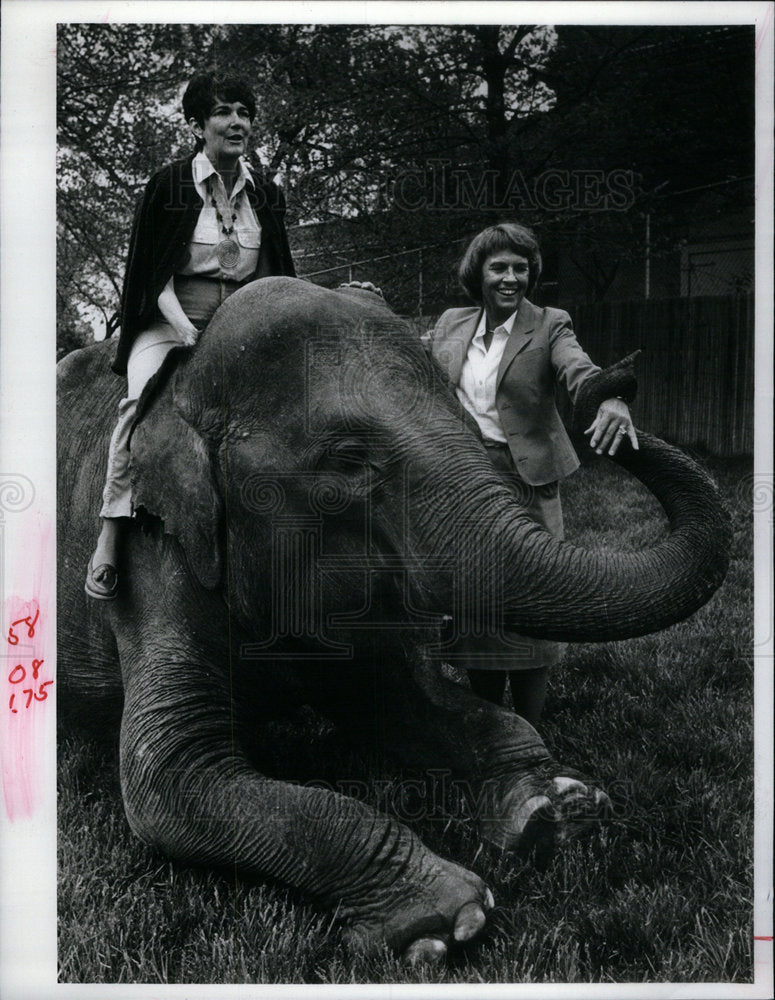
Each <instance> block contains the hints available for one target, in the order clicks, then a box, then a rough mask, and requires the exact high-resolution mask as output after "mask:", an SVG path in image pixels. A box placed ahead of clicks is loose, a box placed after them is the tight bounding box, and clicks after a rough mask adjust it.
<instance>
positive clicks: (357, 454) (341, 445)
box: [320, 438, 369, 475]
mask: <svg viewBox="0 0 775 1000" xmlns="http://www.w3.org/2000/svg"><path fill="white" fill-rule="evenodd" d="M320 464H321V467H322V468H325V469H331V470H334V471H335V472H344V473H349V474H350V475H353V474H355V473H358V472H363V471H364V469H365V467H366V466H368V464H369V455H368V450H367V448H366V445H365V443H364V442H363V441H358V440H356V439H353V438H349V439H347V440H345V441H335V442H333V443H332V444H330V445H329V446H328V448H327V449H326V453H325V455H324V456H323V458H322V459H321V463H320Z"/></svg>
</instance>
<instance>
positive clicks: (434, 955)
mask: <svg viewBox="0 0 775 1000" xmlns="http://www.w3.org/2000/svg"><path fill="white" fill-rule="evenodd" d="M446 954H447V946H446V944H445V943H444V941H442V940H441V939H440V938H418V939H417V940H416V941H413V942H412V943H411V944H410V945H409V947H408V948H407V949H406V951H405V952H404V961H405V962H407V963H408V964H409V965H421V964H422V963H423V962H439V961H441V959H442V958H444V956H445V955H446Z"/></svg>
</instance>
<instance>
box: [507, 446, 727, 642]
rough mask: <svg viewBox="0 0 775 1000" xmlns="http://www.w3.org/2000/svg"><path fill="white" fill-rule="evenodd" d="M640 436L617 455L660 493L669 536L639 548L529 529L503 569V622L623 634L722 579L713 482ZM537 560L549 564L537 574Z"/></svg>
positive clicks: (650, 626)
mask: <svg viewBox="0 0 775 1000" xmlns="http://www.w3.org/2000/svg"><path fill="white" fill-rule="evenodd" d="M638 443H639V445H640V449H639V450H638V451H629V450H628V452H627V454H625V455H622V457H621V458H619V457H617V459H616V461H617V462H618V464H619V465H621V466H622V467H623V468H625V469H626V470H627V471H628V472H630V473H632V474H633V475H634V476H636V478H638V479H639V480H640V481H641V482H642V483H643V484H644V485H645V486H646V487H647V488H648V489H649V490H650V491H651V492H652V493H653V494H654V496H655V497H656V498H657V499H658V500H659V502H660V503H661V505H662V507H663V508H664V510H665V513H666V514H667V518H668V521H669V526H670V533H669V535H668V537H667V538H666V539H665V540H664V541H662V542H660V543H658V544H657V545H655V546H653V547H652V548H650V549H647V550H645V551H642V552H621V553H616V552H614V553H611V552H590V551H586V550H583V549H579V548H577V547H576V546H573V545H569V544H566V543H563V542H556V541H555V540H554V539H552V538H551V537H550V536H548V535H547V534H546V533H544V532H541V531H540V530H539V531H535V532H534V533H533V535H534V537H533V541H532V545H531V544H530V543H528V545H527V548H528V555H527V558H525V557H522V558H520V560H519V563H520V564H521V565H519V566H515V567H514V571H512V572H511V573H510V572H509V571H508V570H507V573H506V577H505V586H504V594H505V595H507V596H506V597H505V600H504V605H503V608H504V624H506V625H508V626H509V627H513V628H516V629H518V630H520V631H524V632H525V633H526V634H533V635H540V636H545V637H547V638H551V639H557V640H564V641H587V642H594V641H605V640H613V639H625V638H631V637H633V636H637V635H644V634H646V633H648V632H656V631H658V630H660V629H663V628H666V627H667V626H669V625H673V624H675V623H676V622H679V621H682V620H683V619H685V618H687V617H688V616H689V615H691V614H693V613H694V612H695V611H696V610H697V609H698V608H700V607H702V606H703V604H705V603H706V602H707V601H708V600H709V599H710V597H711V596H712V595H713V593H714V592H715V591H716V590H717V588H718V587H719V586H720V585H721V583H722V581H723V579H724V576H725V574H726V571H727V567H728V564H729V550H730V545H731V538H732V532H731V525H730V519H729V516H728V514H727V512H726V510H725V508H724V505H723V502H722V500H721V498H720V496H719V494H718V491H717V489H716V487H715V485H714V484H713V483H712V481H711V480H710V478H709V477H708V476H707V475H706V474H705V473H704V472H703V471H702V470H701V469H700V468H699V467H698V466H697V465H696V464H695V463H694V462H692V461H691V460H690V459H688V458H687V457H686V456H685V455H684V454H683V453H682V452H680V451H678V450H677V449H676V448H672V447H670V446H669V445H667V444H666V443H665V442H663V441H660V440H659V439H658V438H654V437H651V436H650V435H647V434H641V433H639V434H638ZM542 564H543V565H545V566H549V567H552V570H550V571H549V572H548V573H547V572H545V573H543V574H542V573H541V571H540V567H541V565H542ZM515 577H516V578H515Z"/></svg>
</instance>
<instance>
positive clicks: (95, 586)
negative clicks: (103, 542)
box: [84, 556, 118, 601]
mask: <svg viewBox="0 0 775 1000" xmlns="http://www.w3.org/2000/svg"><path fill="white" fill-rule="evenodd" d="M93 562H94V556H92V557H91V559H90V560H89V568H88V570H87V571H86V583H85V584H84V590H85V591H86V593H87V594H88V595H89V597H94V598H95V599H96V600H98V601H114V600H115V599H116V594H117V592H118V573H117V572H116V567H115V566H111V565H110V563H101V564H100V565H99V566H98V567H97V568H96V569H95V568H94V566H93Z"/></svg>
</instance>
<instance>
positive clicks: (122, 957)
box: [59, 460, 753, 983]
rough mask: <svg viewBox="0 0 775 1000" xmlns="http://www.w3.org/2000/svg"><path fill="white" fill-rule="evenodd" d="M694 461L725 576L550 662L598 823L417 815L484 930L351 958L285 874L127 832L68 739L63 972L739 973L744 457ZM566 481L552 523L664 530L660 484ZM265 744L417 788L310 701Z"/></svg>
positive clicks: (514, 978)
mask: <svg viewBox="0 0 775 1000" xmlns="http://www.w3.org/2000/svg"><path fill="white" fill-rule="evenodd" d="M710 471H711V473H712V474H713V475H714V476H715V477H716V479H717V481H718V482H719V485H720V486H721V488H722V491H723V492H724V494H725V496H726V497H727V500H728V503H729V506H730V509H731V512H732V517H733V520H734V528H735V535H734V548H733V557H732V565H731V568H730V571H729V575H728V577H727V579H726V581H725V583H724V585H723V587H722V588H721V590H720V591H719V592H718V593H717V594H716V595H715V597H714V598H713V599H712V600H711V601H710V602H709V604H707V605H706V606H705V607H704V608H702V609H701V610H700V611H699V612H698V613H697V614H695V615H694V616H693V617H692V619H691V620H690V621H688V622H684V623H682V624H680V625H677V626H675V627H673V628H671V629H669V630H667V631H665V632H662V633H659V634H657V635H652V636H646V637H644V638H641V639H636V640H630V641H627V642H617V643H608V644H602V645H574V646H570V647H569V648H568V652H567V655H566V657H565V660H564V662H563V664H562V665H561V667H560V668H559V669H558V670H557V671H556V673H555V675H554V677H553V680H552V684H551V689H550V699H549V702H548V705H547V709H546V713H545V717H544V722H543V724H542V726H541V729H542V733H543V735H544V736H545V738H546V741H547V743H548V745H549V746H550V748H552V749H553V751H554V753H555V756H557V757H558V759H560V760H562V761H564V762H566V763H568V764H573V765H575V766H577V767H579V768H581V769H582V770H584V771H586V772H587V773H588V774H591V775H594V776H595V778H596V779H598V781H599V782H600V784H601V786H602V787H604V788H606V789H607V790H608V792H609V794H610V795H611V796H612V798H613V800H614V803H615V816H614V820H613V822H612V823H611V824H610V825H608V826H607V827H606V828H604V829H603V830H602V831H601V832H599V833H597V834H595V835H593V836H592V837H590V838H589V839H587V840H585V841H583V842H578V843H574V844H572V845H571V846H570V847H568V848H567V849H566V851H565V852H564V853H562V854H561V855H559V856H557V857H556V858H554V859H553V860H552V861H551V862H549V864H548V865H546V866H544V867H541V866H538V865H537V864H536V863H535V862H534V860H532V859H528V860H519V859H516V858H513V857H510V856H503V855H500V854H499V853H498V852H496V851H494V850H490V849H489V848H485V847H483V846H482V845H481V844H480V842H479V840H478V838H477V836H476V832H475V829H474V826H473V822H472V820H471V819H470V817H469V816H468V815H467V814H466V812H465V809H464V808H463V807H462V804H461V803H460V802H456V801H454V800H453V801H450V803H449V806H450V808H451V814H452V818H450V817H449V816H441V815H435V814H434V815H431V816H430V817H428V818H426V819H424V820H423V821H422V822H418V823H416V824H414V828H415V829H416V831H417V832H418V833H419V834H420V836H421V837H422V838H423V839H424V841H425V843H426V844H427V845H428V846H429V847H431V848H432V849H434V850H436V851H437V852H438V853H440V854H442V855H444V856H446V857H450V858H453V859H454V860H456V861H458V862H459V863H461V864H463V865H466V866H468V867H470V868H472V869H473V870H474V871H476V872H477V873H478V874H479V875H481V876H482V877H483V878H484V879H485V880H486V882H487V883H488V884H489V886H490V887H491V888H492V890H493V892H494V894H495V899H496V904H497V905H496V909H495V910H494V911H493V914H492V917H491V919H490V921H489V924H488V928H487V930H486V932H485V934H484V936H483V937H482V939H481V940H480V941H477V942H476V943H474V944H473V945H471V946H469V947H468V948H466V949H465V950H463V951H460V952H458V953H456V954H454V955H453V956H452V957H451V960H450V961H449V962H448V963H447V964H446V965H444V966H442V967H440V968H437V967H428V966H421V967H418V968H413V969H407V968H404V967H402V966H401V965H400V964H399V963H398V961H397V960H396V959H394V958H393V957H391V956H387V955H385V956H382V957H379V958H377V959H370V960H367V959H353V958H351V957H350V956H348V955H347V954H346V953H345V951H344V949H343V947H342V944H341V940H340V934H339V931H338V929H337V928H336V927H335V926H333V925H332V922H331V919H330V917H329V916H323V915H321V914H320V913H319V912H318V911H316V910H315V909H314V908H312V907H311V906H309V905H308V904H306V903H305V902H304V900H301V899H299V898H298V897H297V896H296V895H295V894H294V893H293V892H291V891H290V890H287V889H284V888H282V887H278V886H275V885H255V884H249V883H248V882H243V881H236V882H235V881H234V880H233V879H229V878H228V877H227V876H224V875H220V874H215V873H212V872H209V871H202V870H197V869H193V868H188V867H184V866H182V865H178V864H175V863H172V862H170V861H168V860H167V859H165V858H164V857H162V856H160V855H158V854H156V853H154V852H153V851H151V850H149V849H148V848H146V847H145V846H143V845H142V844H140V843H139V842H138V841H137V840H135V838H134V837H133V836H132V835H131V833H130V832H129V829H128V827H127V824H126V820H125V819H124V814H123V809H122V804H121V798H120V793H119V788H118V773H117V759H116V755H115V753H111V752H107V751H106V750H105V749H104V748H101V747H97V746H95V745H93V744H88V743H83V742H82V741H80V740H78V739H76V738H74V737H65V738H64V739H63V740H62V741H61V743H60V751H59V967H60V969H59V976H60V981H62V982H123V983H127V982H131V983H160V982H168V983H250V982H264V983H266V982H273V983H366V982H392V983H417V982H436V983H483V982H484V983H490V982H515V983H521V982H590V981H591V982H648V981H679V982H680V981H689V982H702V981H710V982H714V981H716V982H718V981H734V982H741V983H742V982H750V981H752V975H753V965H752V961H753V959H752V946H753V920H752V895H753V892H752V873H753V845H752V833H753V763H752V757H753V750H752V747H753V715H752V704H753V698H752V679H753V666H752V664H753V659H752V614H753V594H752V589H753V588H752V534H751V525H752V517H751V506H752V496H751V483H752V481H751V478H750V474H751V468H750V465H749V464H748V463H746V462H741V461H724V462H722V461H720V460H713V461H711V463H710ZM563 497H564V510H565V513H566V534H567V537H568V539H569V540H571V541H574V542H577V543H579V544H582V545H585V546H587V547H610V548H617V549H621V548H639V547H642V546H644V545H647V544H650V542H651V541H653V539H654V538H656V537H658V536H659V535H660V534H661V533H662V532H663V531H664V524H663V519H662V518H661V515H660V512H659V510H658V508H657V505H656V503H655V502H654V501H653V500H652V499H651V498H650V497H649V496H648V495H647V494H645V492H644V490H643V489H642V488H641V487H640V485H639V484H637V483H636V482H634V481H632V480H629V479H628V478H627V477H625V476H624V475H623V474H622V473H620V472H619V471H618V470H616V469H615V468H614V467H613V466H610V465H608V464H607V463H603V462H600V463H595V464H593V465H592V466H590V467H587V468H582V469H581V470H580V471H579V472H578V473H577V474H576V475H575V476H573V477H572V478H571V479H570V480H569V481H568V482H567V483H566V484H565V487H564V490H563ZM266 743H267V748H268V751H269V752H271V754H272V756H273V758H274V759H273V761H272V764H273V773H285V774H286V776H287V777H289V778H294V779H298V780H307V779H312V778H320V779H323V780H326V781H331V782H334V781H336V779H337V778H343V777H347V778H355V779H358V778H361V779H365V780H366V781H369V782H370V787H371V788H372V792H371V793H370V794H371V796H372V798H371V801H372V802H374V803H375V804H378V805H380V807H382V808H386V809H390V808H394V807H396V803H397V802H399V801H400V802H401V803H402V804H403V807H404V809H406V808H409V807H410V806H411V802H409V803H407V802H406V800H405V799H401V798H400V795H399V782H400V778H401V775H400V773H399V772H398V771H396V770H395V769H393V770H390V769H388V770H386V769H385V767H384V766H380V768H379V769H377V767H376V762H375V761H373V760H369V759H364V758H360V757H358V756H356V755H354V754H353V753H352V752H350V751H349V750H347V749H346V748H345V747H344V746H343V744H342V743H341V742H340V741H339V739H338V737H337V734H336V732H334V730H333V729H332V728H331V727H330V726H329V725H328V724H327V723H326V722H325V721H324V720H322V719H320V718H318V717H316V716H314V715H313V714H312V713H311V712H307V711H302V713H300V716H299V719H298V721H297V722H294V723H293V724H291V723H288V722H285V723H282V724H281V723H276V724H274V725H273V726H271V727H268V728H267V733H266ZM377 778H379V779H385V778H387V779H388V780H387V781H384V780H379V781H378V780H376V779H377ZM415 794H419V793H418V792H416V793H415Z"/></svg>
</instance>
